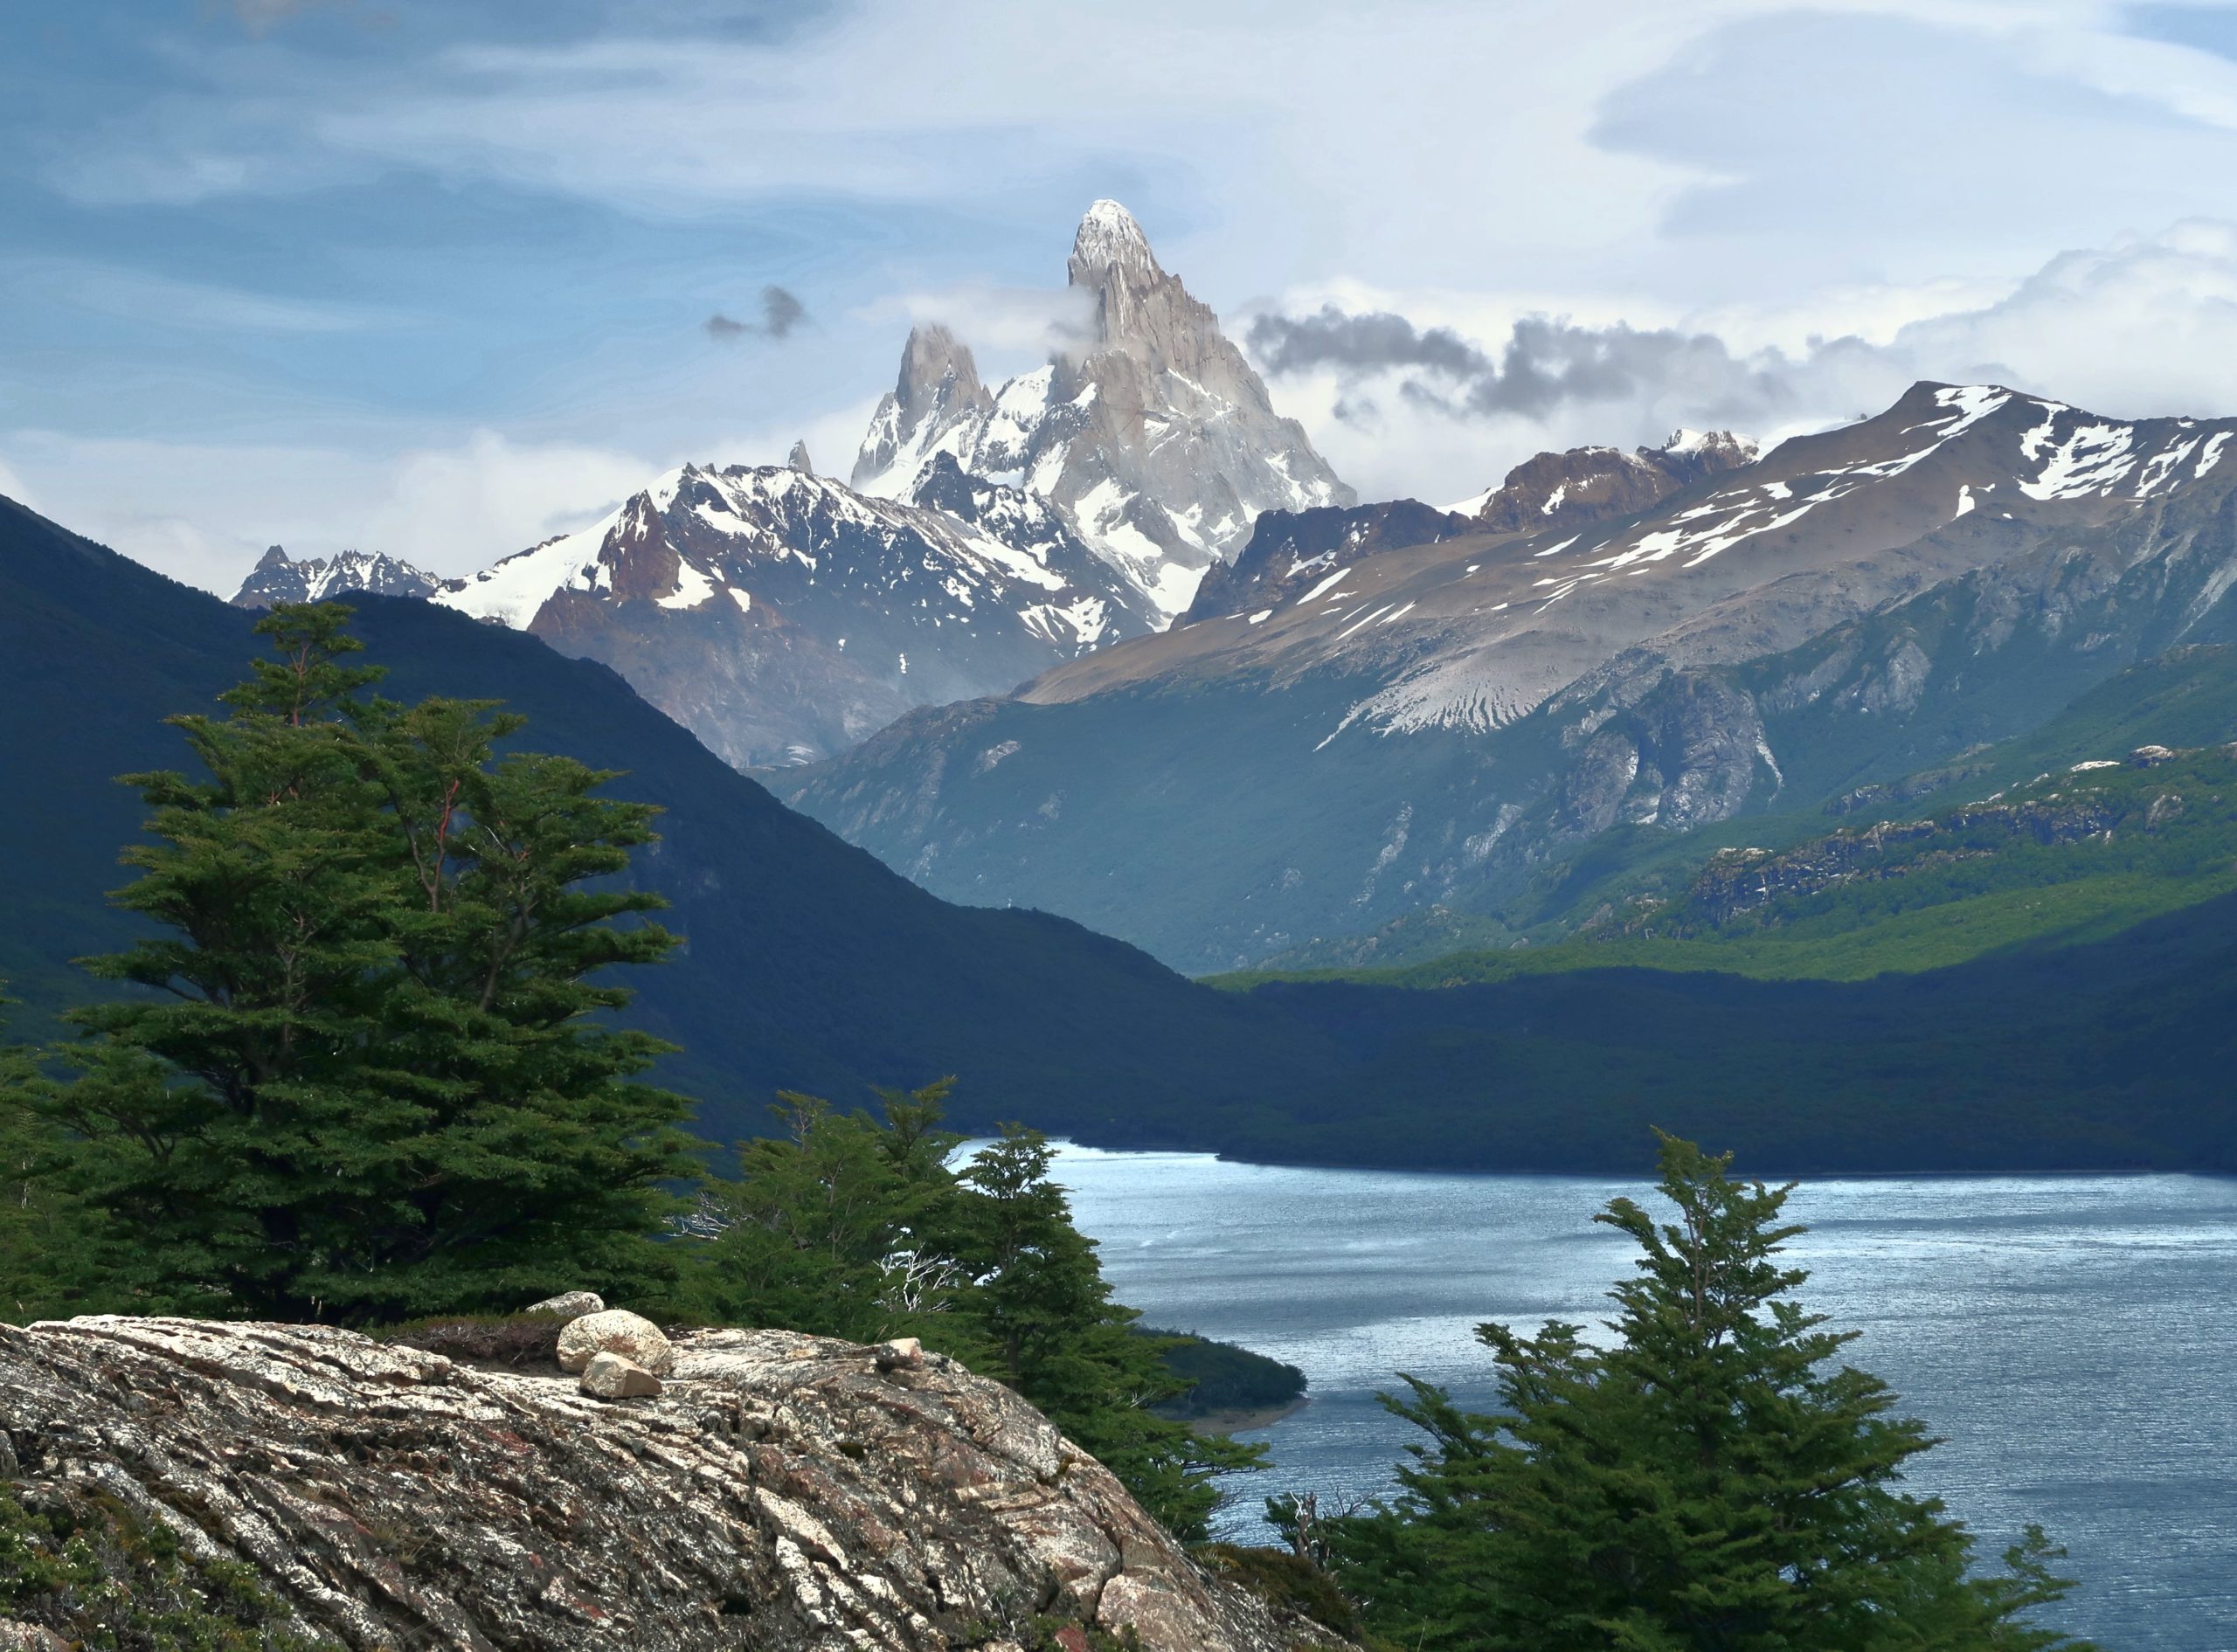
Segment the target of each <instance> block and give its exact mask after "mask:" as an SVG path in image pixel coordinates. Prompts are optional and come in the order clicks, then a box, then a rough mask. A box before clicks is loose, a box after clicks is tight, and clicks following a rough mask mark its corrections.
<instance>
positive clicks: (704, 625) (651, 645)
mask: <svg viewBox="0 0 2237 1652" xmlns="http://www.w3.org/2000/svg"><path fill="white" fill-rule="evenodd" d="M432 600H433V601H434V602H436V603H438V604H440V605H443V606H445V607H450V608H455V609H457V610H459V611H460V612H464V613H467V614H471V615H473V616H474V618H476V619H485V620H489V621H492V622H495V623H497V624H501V625H507V626H513V627H514V628H516V629H518V630H524V631H527V632H530V633H532V634H533V635H536V636H537V637H540V638H542V639H544V640H545V641H546V642H549V643H550V644H551V645H552V646H554V647H556V648H558V649H559V650H560V651H561V652H562V653H568V654H572V655H576V656H578V657H582V658H588V659H592V660H601V661H603V662H604V663H606V664H607V665H609V666H612V667H613V668H614V669H615V670H617V671H619V672H620V674H622V675H623V676H624V677H626V678H627V679H628V680H629V682H630V684H631V685H632V686H633V687H634V688H636V690H637V691H638V693H640V694H641V695H644V696H645V698H646V699H648V700H649V701H651V702H653V703H654V705H656V706H658V707H660V708H661V710H663V711H665V712H667V713H668V715H670V716H672V717H674V718H675V720H676V721H677V722H681V723H682V724H683V725H684V726H685V727H686V728H688V729H690V730H691V731H692V732H693V733H694V734H696V735H697V736H699V737H700V738H701V739H702V740H703V741H704V742H705V743H706V744H707V745H708V747H709V748H710V750H713V751H715V752H716V753H717V755H719V756H720V757H723V758H724V760H725V761H726V762H729V763H731V764H733V765H735V766H737V767H739V768H751V767H758V766H779V765H783V764H793V763H800V762H805V761H810V760H813V759H814V758H817V757H826V756H828V755H830V754H832V753H833V752H835V751H840V750H845V749H846V748H847V747H848V746H849V745H851V744H853V743H855V742H856V741H858V740H860V739H862V737H863V736H866V735H868V734H869V733H870V732H871V731H873V730H874V729H878V728H880V727H882V726H883V725H884V724H885V723H887V722H891V721H892V720H893V719H894V718H896V717H897V716H899V715H901V714H902V713H904V711H907V710H908V709H910V708H911V707H913V706H917V705H921V704H925V703H927V702H939V701H945V700H956V699H963V698H966V697H968V696H970V695H982V694H987V693H989V692H992V691H994V690H997V689H1002V688H1009V687H1011V686H1012V685H1014V684H1015V683H1017V682H1020V681H1023V680H1024V679H1026V678H1028V677H1030V676H1032V675H1034V674H1036V673H1037V672H1040V671H1042V670H1044V669H1046V668H1047V667H1049V666H1050V665H1052V664H1055V663H1056V662H1057V661H1059V660H1066V659H1070V658H1071V657H1073V656H1074V655H1076V654H1077V653H1082V652H1084V651H1085V650H1088V649H1091V648H1094V647H1097V646H1101V645H1103V644H1105V643H1108V642H1111V641H1113V640H1115V639H1119V638H1121V637H1125V636H1131V635H1136V634H1139V633H1140V632H1145V631H1146V630H1148V629H1149V628H1150V626H1151V624H1152V619H1153V616H1152V614H1151V612H1150V611H1149V610H1148V608H1147V607H1146V605H1144V604H1143V603H1142V602H1141V601H1140V599H1139V597H1138V595H1137V593H1136V592H1135V591H1133V589H1132V587H1131V586H1130V585H1129V584H1127V583H1126V582H1125V580H1123V579H1121V578H1120V577H1119V576H1118V575H1117V574H1116V573H1114V572H1113V571H1112V570H1111V569H1110V567H1108V566H1107V565H1106V564H1105V563H1104V562H1103V561H1102V560H1101V559H1100V558H1098V556H1095V555H1093V554H1092V553H1091V552H1090V551H1089V550H1088V549H1087V548H1086V547H1085V546H1084V545H1083V544H1082V543H1080V541H1079V539H1078V537H1077V536H1076V535H1074V534H1073V533H1072V532H1071V531H1070V529H1069V528H1068V527H1067V525H1066V524H1065V522H1064V520H1063V517H1062V515H1060V514H1059V513H1057V512H1056V510H1055V509H1053V508H1051V507H1050V506H1049V504H1048V503H1047V501H1043V500H1041V499H1039V498H1037V497H1035V496H1034V495H1032V494H1026V493H1022V492H1020V491H1019V490H1018V489H1016V488H1013V487H1001V486H1000V485H998V484H994V483H990V482H984V481H977V480H972V481H965V480H963V479H961V478H959V477H958V476H956V475H955V474H954V473H953V472H952V467H951V468H950V469H948V470H941V469H939V468H938V467H933V468H932V470H929V471H928V472H927V473H926V475H925V478H924V480H923V487H922V489H921V497H920V499H919V500H918V501H907V500H896V499H875V498H869V497H866V496H864V495H862V494H857V493H855V491H853V490H852V489H850V488H848V487H846V486H844V485H843V484H841V483H840V482H837V481H835V480H831V479H830V478H828V477H821V476H818V475H816V474H815V473H814V470H813V468H812V467H810V466H809V465H808V463H807V458H806V453H805V450H804V449H802V450H800V451H799V452H798V453H797V454H796V462H795V463H793V464H790V465H786V466H773V465H770V466H743V465H733V466H730V467H724V468H720V469H717V468H712V467H700V466H696V465H686V466H684V467H682V469H680V470H676V471H672V472H670V473H668V475H666V476H664V477H662V478H661V479H660V480H659V481H658V482H656V483H654V485H653V486H652V487H648V488H646V489H644V490H643V491H642V492H640V493H638V494H634V496H632V497H631V498H630V499H628V500H627V501H624V502H623V503H622V504H621V505H620V508H617V509H615V510H614V511H613V512H612V513H611V514H609V515H607V516H606V518H605V519H604V520H603V521H601V522H597V523H595V524H593V525H592V526H591V527H589V528H586V529H583V530H582V531H581V532H579V533H575V534H570V535H565V536H561V537H559V538H557V539H553V540H550V541H547V542H546V543H544V544H541V545H538V546H536V547H534V548H533V549H531V550H524V551H522V552H520V553H519V554H518V555H516V556H509V557H507V558H505V559H504V560H503V561H502V562H499V563H495V564H494V565H492V566H491V567H489V568H487V569H484V570H482V571H481V572H480V573H478V574H475V575H474V576H472V577H469V578H466V579H454V580H450V581H447V582H445V584H443V585H442V587H441V588H440V590H438V591H435V592H434V593H433V598H432Z"/></svg>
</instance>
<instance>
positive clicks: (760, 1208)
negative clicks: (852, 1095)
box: [695, 1080, 980, 1360]
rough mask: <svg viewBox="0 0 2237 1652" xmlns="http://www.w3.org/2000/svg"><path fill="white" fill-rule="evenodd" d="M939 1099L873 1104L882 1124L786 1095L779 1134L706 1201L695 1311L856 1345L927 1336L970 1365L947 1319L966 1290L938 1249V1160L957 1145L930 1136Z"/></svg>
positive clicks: (943, 1202) (967, 1347)
mask: <svg viewBox="0 0 2237 1652" xmlns="http://www.w3.org/2000/svg"><path fill="white" fill-rule="evenodd" d="M951 1087H952V1081H948V1080H942V1081H941V1082H938V1083H936V1084H932V1085H928V1086H926V1087H925V1089H920V1090H917V1091H914V1092H904V1091H899V1090H890V1091H881V1092H879V1094H880V1096H881V1099H882V1100H883V1102H884V1111H885V1121H884V1123H879V1122H878V1121H877V1120H876V1119H873V1118H872V1117H870V1116H869V1114H867V1113H864V1112H862V1111H859V1110H857V1111H855V1112H852V1113H841V1112H839V1111H837V1110H836V1109H834V1108H833V1107H832V1106H831V1104H830V1103H829V1102H825V1101H822V1100H820V1099H818V1098H817V1097H815V1096H801V1095H796V1094H793V1093H792V1092H789V1091H788V1092H786V1093H785V1094H784V1095H783V1096H781V1097H780V1098H779V1099H780V1101H781V1102H782V1105H781V1106H779V1107H778V1108H777V1109H774V1110H775V1112H776V1114H777V1116H778V1118H779V1120H780V1121H781V1123H782V1124H783V1127H784V1128H783V1130H782V1132H781V1133H780V1134H779V1135H776V1136H773V1137H763V1138H761V1139H759V1140H756V1141H751V1142H745V1143H743V1144H740V1146H739V1148H738V1179H737V1180H735V1181H733V1182H725V1183H720V1184H717V1185H715V1186H713V1187H711V1188H710V1190H709V1194H708V1197H709V1204H710V1212H709V1213H710V1216H711V1218H712V1220H713V1221H714V1223H715V1225H716V1226H717V1227H718V1229H719V1232H718V1234H717V1237H716V1239H715V1241H713V1243H712V1245H711V1246H710V1248H709V1254H708V1257H707V1262H706V1265H705V1266H704V1267H703V1268H699V1269H698V1270H696V1272H697V1275H698V1278H697V1281H696V1283H697V1296H696V1301H695V1306H696V1310H697V1311H698V1312H699V1313H700V1314H701V1315H702V1316H703V1317H706V1318H709V1319H710V1320H715V1321H717V1322H726V1323H730V1324H772V1325H786V1326H790V1327H793V1328H795V1329H798V1330H803V1331H816V1332H818V1333H820V1334H821V1335H824V1336H831V1337H847V1338H848V1339H849V1340H850V1341H855V1342H879V1341H883V1340H884V1339H886V1338H887V1337H898V1336H906V1335H917V1336H924V1337H931V1338H932V1340H933V1341H934V1343H935V1344H936V1345H938V1346H939V1347H940V1348H941V1349H942V1350H943V1351H945V1352H947V1353H951V1354H953V1355H955V1356H957V1357H958V1358H963V1359H966V1360H971V1359H973V1358H974V1357H975V1356H976V1355H977V1354H978V1353H979V1351H980V1346H979V1339H978V1337H977V1333H976V1331H975V1330H966V1329H965V1325H964V1322H963V1321H961V1320H960V1319H959V1318H957V1317H954V1316H953V1315H952V1313H951V1312H950V1310H952V1308H953V1306H954V1303H955V1301H956V1299H957V1296H958V1295H959V1291H960V1289H961V1288H962V1287H963V1285H964V1284H965V1283H966V1281H965V1280H964V1278H963V1269H962V1267H961V1265H960V1264H959V1262H957V1261H955V1259H954V1258H953V1257H952V1256H951V1255H947V1254H946V1253H945V1249H944V1248H943V1246H944V1243H945V1241H944V1235H945V1234H946V1233H947V1231H948V1230H949V1229H951V1228H952V1227H953V1225H954V1223H953V1210H954V1206H955V1202H956V1198H957V1194H956V1184H955V1178H954V1177H953V1175H952V1173H950V1172H949V1171H948V1170H947V1168H946V1160H947V1158H948V1156H949V1154H951V1153H952V1151H954V1150H955V1148H956V1147H957V1146H958V1145H959V1144H960V1143H961V1141H962V1139H963V1138H962V1137H959V1136H957V1135H955V1134H953V1133H952V1132H950V1131H946V1130H940V1129H939V1128H938V1123H939V1117H940V1106H941V1102H942V1100H943V1098H944V1097H945V1096H946V1094H947V1092H948V1090H949V1089H950V1088H951Z"/></svg>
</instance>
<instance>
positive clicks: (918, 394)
mask: <svg viewBox="0 0 2237 1652" xmlns="http://www.w3.org/2000/svg"><path fill="white" fill-rule="evenodd" d="M951 379H952V381H953V388H952V390H951V391H949V392H948V393H947V395H946V396H945V397H941V396H940V393H939V392H940V386H941V384H943V383H945V382H947V381H949V380H951ZM894 395H895V396H896V397H897V398H898V399H899V401H900V403H901V407H902V411H904V413H906V414H907V415H908V417H909V420H910V422H911V424H912V425H913V424H914V423H915V422H916V421H917V420H918V418H922V417H923V416H924V414H925V411H927V410H928V409H930V408H931V407H932V405H933V404H934V403H935V402H936V401H945V404H948V405H951V406H953V405H966V404H978V403H981V402H984V401H986V400H987V389H986V386H985V385H983V384H980V382H979V364H978V363H976V362H974V361H973V360H972V359H971V348H970V346H968V345H967V344H966V343H964V342H963V341H962V340H960V339H959V338H958V337H956V335H954V334H952V333H951V332H949V331H948V330H947V328H945V327H943V326H941V325H940V324H939V323H938V321H919V322H918V323H917V325H916V326H914V327H912V328H910V329H909V342H908V343H907V344H906V345H904V346H903V348H902V351H901V377H900V379H899V381H898V382H897V384H895V386H894Z"/></svg>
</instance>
